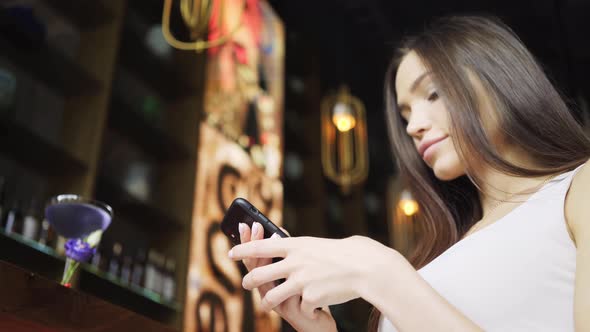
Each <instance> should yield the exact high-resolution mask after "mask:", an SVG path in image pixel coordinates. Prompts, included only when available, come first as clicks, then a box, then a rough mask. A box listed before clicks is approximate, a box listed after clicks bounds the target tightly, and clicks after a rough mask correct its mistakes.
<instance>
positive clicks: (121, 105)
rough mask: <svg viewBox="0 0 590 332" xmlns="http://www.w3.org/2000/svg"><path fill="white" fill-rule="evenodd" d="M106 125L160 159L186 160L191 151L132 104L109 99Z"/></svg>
mask: <svg viewBox="0 0 590 332" xmlns="http://www.w3.org/2000/svg"><path fill="white" fill-rule="evenodd" d="M108 121H109V122H108V125H109V127H110V128H113V129H114V130H116V131H117V132H119V133H120V134H121V135H123V136H126V137H128V138H129V139H130V140H131V141H133V142H134V143H136V144H137V145H138V146H139V147H140V148H141V149H142V150H144V151H145V152H147V153H149V154H150V155H151V156H153V157H154V158H156V159H158V160H160V161H173V160H186V159H188V158H190V157H191V155H192V154H193V153H194V152H191V151H190V150H189V149H188V148H187V147H186V145H184V144H182V143H181V142H179V141H178V140H177V139H175V138H174V137H173V136H172V135H171V134H170V133H168V132H167V131H166V130H164V129H162V128H158V127H156V126H154V125H153V124H152V123H150V122H148V121H147V120H146V119H145V118H144V117H143V116H142V115H141V114H140V113H139V111H138V110H135V109H133V106H132V105H128V104H126V103H125V102H124V101H122V100H121V99H117V98H113V99H112V100H111V105H110V112H109V120H108Z"/></svg>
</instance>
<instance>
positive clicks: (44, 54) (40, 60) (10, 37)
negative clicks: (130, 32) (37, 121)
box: [0, 10, 100, 97]
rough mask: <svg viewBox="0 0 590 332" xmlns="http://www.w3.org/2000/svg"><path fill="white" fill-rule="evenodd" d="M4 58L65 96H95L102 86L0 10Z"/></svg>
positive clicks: (0, 43)
mask: <svg viewBox="0 0 590 332" xmlns="http://www.w3.org/2000/svg"><path fill="white" fill-rule="evenodd" d="M0 50H2V53H1V54H2V56H4V57H6V58H7V59H9V60H11V61H12V62H14V63H15V64H16V65H17V66H19V68H21V69H22V70H24V71H25V72H27V73H29V74H30V75H31V76H33V77H34V78H36V79H37V80H39V81H41V82H42V83H44V84H45V85H46V86H47V87H49V88H50V89H52V90H53V91H54V92H55V93H57V94H60V95H64V96H66V97H71V96H76V95H81V94H85V93H96V92H97V90H99V88H100V83H99V82H98V81H97V80H96V78H94V77H92V75H91V74H89V73H88V72H87V71H85V70H84V68H83V67H82V66H81V65H80V64H78V63H76V62H75V61H73V60H71V59H69V58H68V57H67V56H65V55H63V54H61V53H60V52H58V51H57V50H55V49H53V48H51V47H49V46H47V45H45V44H43V43H37V42H36V41H35V40H34V37H33V36H30V35H29V34H28V33H27V31H26V30H24V29H23V28H22V27H21V26H20V25H19V24H18V23H17V22H16V20H15V19H14V18H12V17H11V16H10V15H8V14H7V13H6V10H0Z"/></svg>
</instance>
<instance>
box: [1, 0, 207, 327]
mask: <svg viewBox="0 0 590 332" xmlns="http://www.w3.org/2000/svg"><path fill="white" fill-rule="evenodd" d="M42 2H43V3H44V4H45V5H47V6H48V7H50V8H52V9H54V10H55V11H56V12H58V13H59V14H61V15H62V16H63V18H64V19H65V20H66V21H68V22H69V23H71V24H72V25H73V26H74V27H75V28H76V29H78V31H79V33H80V48H79V50H78V52H77V53H78V55H77V56H76V57H75V58H71V57H69V56H67V55H64V54H62V53H61V52H60V50H57V49H54V48H53V47H51V46H48V45H46V44H45V43H35V42H34V39H35V37H36V36H33V35H30V34H29V33H28V32H27V30H26V29H22V28H20V27H19V22H18V20H17V19H14V18H12V17H11V16H10V15H9V14H8V13H7V12H6V11H5V10H4V9H2V8H3V5H0V57H3V58H6V59H7V60H8V61H10V63H12V64H13V65H14V66H16V67H17V68H18V69H19V71H22V72H25V73H26V74H28V75H30V76H31V77H32V78H33V79H34V80H35V81H36V82H38V83H41V84H43V85H45V86H46V87H48V88H49V89H50V90H51V92H52V93H54V94H55V95H56V96H59V97H60V98H63V99H64V102H65V108H64V110H63V117H62V118H63V123H62V128H61V132H60V135H59V138H58V140H57V142H49V141H47V140H45V139H44V138H43V136H42V135H39V134H37V133H35V132H34V131H33V130H31V129H28V128H25V127H24V126H22V125H19V124H18V123H16V122H15V121H11V120H10V119H4V118H0V133H1V134H0V155H1V157H2V158H7V159H11V160H13V161H14V162H16V163H17V164H18V165H19V166H21V167H26V168H28V169H30V170H33V171H34V172H35V173H37V174H39V175H40V176H43V177H44V178H46V179H47V181H48V183H49V186H50V188H49V192H48V193H47V194H48V195H54V194H58V193H74V194H80V195H83V196H87V197H92V198H95V199H98V200H101V201H104V202H105V203H107V204H109V205H111V206H112V207H113V208H114V210H115V215H116V217H115V219H114V221H113V224H115V223H125V224H126V225H128V227H127V226H126V227H127V228H125V229H133V230H137V231H138V232H137V234H138V236H145V237H146V238H145V239H143V240H145V241H144V242H146V243H149V248H155V249H156V250H158V251H159V252H161V253H163V254H164V255H165V256H166V257H173V258H174V259H175V262H176V276H177V285H176V288H177V292H176V294H177V297H176V299H175V301H173V302H166V301H163V300H162V299H161V298H160V297H159V296H158V294H155V293H153V292H150V291H146V290H145V289H143V288H139V287H135V286H130V285H126V284H124V283H121V282H120V280H118V279H117V278H113V277H112V276H110V275H109V274H108V273H105V272H104V271H99V270H97V269H96V268H95V267H94V266H90V265H83V266H82V268H81V270H80V273H79V274H78V278H77V279H76V280H75V281H74V283H73V288H75V289H77V290H79V291H81V292H84V293H89V294H93V295H95V296H97V297H100V298H102V299H104V300H106V301H108V302H111V303H114V304H116V305H119V306H123V307H125V308H127V309H130V310H132V311H134V312H136V313H139V314H140V315H144V316H147V317H150V318H152V319H156V320H158V321H160V322H162V323H164V324H166V325H168V326H169V327H172V328H174V329H176V330H180V328H181V327H182V321H183V307H182V304H183V303H184V293H185V289H186V280H185V276H186V275H187V263H188V248H189V238H190V237H189V234H190V232H189V229H190V223H191V218H192V209H193V204H194V197H193V195H194V181H195V173H196V170H195V168H196V151H197V143H198V142H197V141H198V127H199V126H198V123H199V120H200V117H201V115H200V113H201V112H202V105H201V94H202V92H201V90H202V77H203V76H204V59H205V57H204V55H203V56H200V57H199V56H197V55H195V53H192V52H174V56H173V57H172V58H171V59H169V61H165V60H162V59H160V58H158V57H157V56H155V55H152V53H151V52H150V50H149V48H148V47H147V46H146V45H145V44H144V38H143V37H141V36H138V35H137V34H135V32H134V31H133V29H131V28H130V27H129V25H128V24H127V20H128V18H129V15H130V14H131V13H132V12H133V11H135V12H134V13H133V14H134V15H139V16H140V17H142V19H145V20H148V22H147V23H148V24H155V23H157V21H154V19H156V20H158V19H159V18H158V17H157V16H156V15H152V14H153V13H156V12H157V10H158V6H161V5H162V4H161V2H159V1H150V7H149V8H150V11H145V10H144V9H145V8H143V6H142V4H143V2H141V1H126V0H123V1H110V0H79V1H70V0H43V1H42ZM138 9H140V10H138ZM148 12H149V13H150V14H149V15H148V14H146V13H148ZM188 53H190V54H188ZM121 67H123V68H125V69H126V70H127V71H128V72H130V73H131V74H132V75H134V76H136V77H137V78H138V79H139V80H141V81H142V82H143V83H145V85H147V86H149V87H150V88H151V89H152V90H153V91H154V92H155V93H156V94H157V95H158V96H159V97H161V100H162V101H163V103H164V104H165V105H164V107H163V110H164V112H166V117H165V122H163V123H158V124H154V123H153V122H150V121H148V120H147V119H145V118H144V116H143V115H142V114H141V112H140V109H138V107H137V106H136V107H134V106H133V105H129V104H126V103H125V102H124V101H122V100H121V99H120V98H117V97H116V96H117V95H118V94H117V93H115V92H117V91H113V81H114V78H115V72H116V70H117V68H121ZM17 111H18V110H17ZM108 131H114V132H116V133H117V134H119V135H120V136H123V137H125V138H126V139H128V140H129V142H131V143H132V144H133V145H134V147H136V148H137V149H138V150H140V151H142V152H143V153H145V154H147V155H149V156H150V157H152V159H153V160H154V162H155V163H156V165H157V170H158V172H157V174H156V181H155V185H156V186H155V187H156V188H157V191H156V193H155V195H154V197H153V198H152V199H150V200H149V201H143V200H141V199H139V198H138V197H135V196H134V195H133V194H132V193H130V192H128V191H127V190H126V189H125V187H124V185H123V184H122V183H119V182H118V181H116V180H114V179H116V178H118V177H117V176H114V174H109V173H108V172H107V171H106V170H105V168H104V167H103V166H102V165H103V160H101V156H102V153H101V152H102V151H104V149H107V147H106V146H105V137H106V134H107V132H108ZM0 175H2V174H0ZM120 229H122V228H117V227H111V228H110V229H109V230H108V231H107V232H106V233H105V237H107V236H108V237H109V238H110V239H111V240H116V239H117V238H118V236H123V234H117V232H118V231H120ZM127 235H128V234H127ZM0 246H1V247H2V248H3V250H2V253H0V260H4V261H9V262H10V263H13V264H15V265H20V266H22V267H24V268H25V269H27V270H30V271H33V272H35V273H38V274H40V275H42V276H44V277H47V278H49V279H53V280H54V281H59V278H60V277H61V275H62V272H63V264H64V258H63V257H61V256H60V255H59V254H57V252H56V251H55V250H54V248H50V247H47V246H43V245H40V244H39V243H37V242H35V241H31V240H27V239H25V238H23V237H20V236H18V235H15V234H12V235H7V234H4V233H0ZM5 248H6V249H5ZM103 249H107V250H108V248H103ZM144 249H148V248H144ZM124 250H125V249H124Z"/></svg>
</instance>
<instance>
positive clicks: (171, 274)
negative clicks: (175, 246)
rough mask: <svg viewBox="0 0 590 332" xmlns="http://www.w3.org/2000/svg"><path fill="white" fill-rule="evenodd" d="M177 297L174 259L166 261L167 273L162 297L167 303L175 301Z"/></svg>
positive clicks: (164, 277) (164, 278) (163, 283)
mask: <svg viewBox="0 0 590 332" xmlns="http://www.w3.org/2000/svg"><path fill="white" fill-rule="evenodd" d="M175 295H176V264H175V262H174V259H172V258H170V257H168V259H166V271H165V273H164V275H163V281H162V297H163V298H164V300H166V301H172V300H174V298H175Z"/></svg>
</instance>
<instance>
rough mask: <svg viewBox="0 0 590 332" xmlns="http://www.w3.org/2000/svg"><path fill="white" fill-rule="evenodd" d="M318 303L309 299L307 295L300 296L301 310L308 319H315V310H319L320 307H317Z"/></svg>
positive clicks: (316, 313)
mask: <svg viewBox="0 0 590 332" xmlns="http://www.w3.org/2000/svg"><path fill="white" fill-rule="evenodd" d="M317 308H318V305H317V304H316V303H315V301H310V300H309V296H307V297H306V296H302V297H301V312H302V313H303V314H304V315H305V316H307V318H309V319H316V317H317V315H318V312H317V310H321V309H317Z"/></svg>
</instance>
